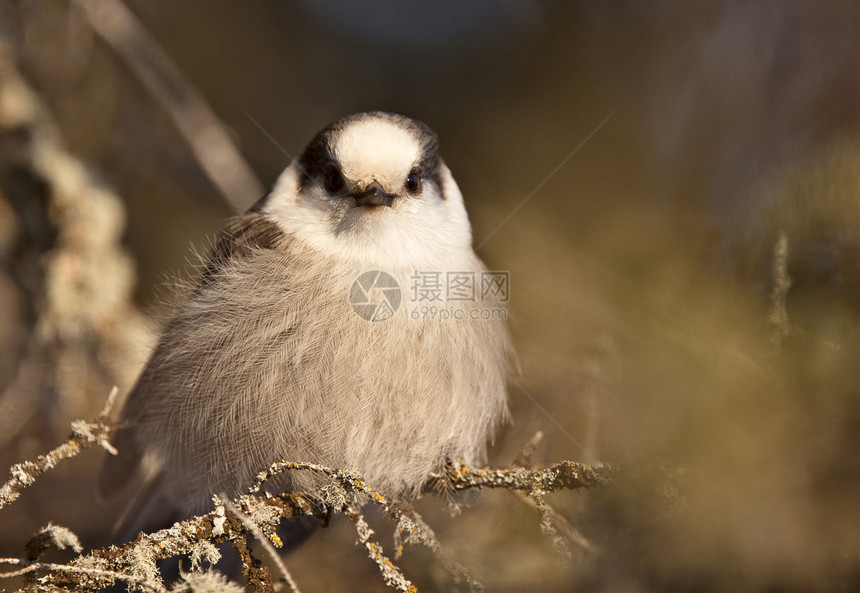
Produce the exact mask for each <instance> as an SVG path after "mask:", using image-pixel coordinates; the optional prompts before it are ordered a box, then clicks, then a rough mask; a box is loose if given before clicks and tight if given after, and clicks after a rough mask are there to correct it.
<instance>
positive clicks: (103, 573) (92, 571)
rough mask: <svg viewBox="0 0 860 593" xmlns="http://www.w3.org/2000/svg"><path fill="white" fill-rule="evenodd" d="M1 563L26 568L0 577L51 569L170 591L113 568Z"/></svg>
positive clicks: (164, 592)
mask: <svg viewBox="0 0 860 593" xmlns="http://www.w3.org/2000/svg"><path fill="white" fill-rule="evenodd" d="M0 564H11V565H23V566H24V568H22V569H20V570H16V571H13V572H5V573H0V578H9V577H17V576H21V575H24V574H27V573H30V572H33V571H35V570H49V571H51V572H70V573H73V574H85V575H87V576H91V577H94V578H105V579H118V580H120V581H125V582H126V583H131V584H132V585H137V586H139V587H145V588H147V589H150V590H152V591H156V592H157V593H168V591H167V589H165V588H164V587H163V586H161V585H159V584H158V583H150V582H149V581H146V580H144V579H139V578H137V577H134V576H131V575H128V574H123V573H121V572H114V571H112V570H102V569H100V568H88V567H83V566H69V565H68V564H54V563H51V562H27V561H26V560H22V559H20V558H0Z"/></svg>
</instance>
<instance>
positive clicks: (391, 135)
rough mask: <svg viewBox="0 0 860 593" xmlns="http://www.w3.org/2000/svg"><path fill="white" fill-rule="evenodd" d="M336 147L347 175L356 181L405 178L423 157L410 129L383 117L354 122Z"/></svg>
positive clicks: (342, 169)
mask: <svg viewBox="0 0 860 593" xmlns="http://www.w3.org/2000/svg"><path fill="white" fill-rule="evenodd" d="M332 148H333V152H334V156H335V158H336V159H337V161H338V163H339V164H340V168H341V172H342V173H343V175H344V176H345V177H346V178H348V179H351V180H353V181H355V182H362V181H366V180H369V179H371V178H384V179H390V180H394V179H402V178H403V177H405V176H406V175H408V173H409V170H410V169H411V168H412V166H413V165H414V164H415V163H416V162H418V160H419V157H420V156H421V147H420V145H419V143H418V140H417V139H416V138H415V136H414V135H413V134H412V133H410V131H409V130H406V129H404V128H402V127H400V126H399V125H397V124H396V123H393V122H390V121H386V120H381V119H368V120H361V121H357V122H353V123H351V124H350V125H348V126H347V127H346V128H345V129H343V130H342V131H341V132H340V134H338V136H337V138H336V140H335V142H334V146H333V147H332Z"/></svg>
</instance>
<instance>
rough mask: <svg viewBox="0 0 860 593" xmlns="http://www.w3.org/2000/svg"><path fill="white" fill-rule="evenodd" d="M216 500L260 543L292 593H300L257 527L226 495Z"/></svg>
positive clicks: (281, 561) (290, 575) (285, 566)
mask: <svg viewBox="0 0 860 593" xmlns="http://www.w3.org/2000/svg"><path fill="white" fill-rule="evenodd" d="M218 498H219V499H220V500H221V504H223V505H224V506H225V507H226V508H227V510H228V511H230V512H231V513H233V514H234V515H235V516H236V517H237V518H238V519H239V520H240V521H241V522H242V525H244V526H245V527H246V528H247V529H248V531H250V532H251V534H252V535H253V536H254V537H255V538H257V541H258V542H260V545H261V546H263V549H264V550H265V551H266V553H267V554H268V555H269V558H271V559H272V562H274V563H275V566H277V567H278V570H280V571H281V574H282V575H283V576H284V579H285V580H286V581H287V584H288V585H289V586H290V589H291V590H292V591H293V592H294V593H301V592H300V591H299V586H298V584H296V581H295V580H294V579H293V575H292V574H290V571H289V570H288V569H287V565H286V564H284V561H283V559H282V558H281V555H280V554H278V551H277V550H275V546H273V545H272V543H271V542H270V541H269V538H267V537H266V536H265V535H263V532H262V531H261V530H260V528H259V526H257V524H256V523H254V522H253V521H252V520H251V518H250V517H248V515H246V514H245V513H243V512H242V511H240V510H239V508H238V507H237V506H236V505H234V504H233V503H232V502H230V499H229V498H227V495H226V494H224V493H221V494H219V495H218Z"/></svg>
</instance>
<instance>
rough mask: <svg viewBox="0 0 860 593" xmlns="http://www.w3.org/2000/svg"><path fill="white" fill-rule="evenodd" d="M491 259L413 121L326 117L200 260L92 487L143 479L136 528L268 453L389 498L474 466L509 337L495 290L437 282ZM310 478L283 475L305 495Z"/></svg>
mask: <svg viewBox="0 0 860 593" xmlns="http://www.w3.org/2000/svg"><path fill="white" fill-rule="evenodd" d="M366 272H372V273H371V274H369V275H367V274H366ZM484 272H486V268H485V266H484V265H483V263H482V262H481V261H480V260H479V259H478V257H477V256H476V255H475V253H474V252H473V250H472V246H471V230H470V225H469V221H468V218H467V216H466V210H465V208H464V206H463V198H462V196H461V194H460V190H459V189H458V187H457V185H456V183H455V182H454V179H453V178H452V176H451V173H450V171H449V170H448V168H447V166H446V165H445V163H444V162H443V161H442V159H441V158H440V156H439V154H438V151H437V138H436V135H435V134H434V133H433V132H432V131H431V130H430V129H429V128H428V127H427V126H426V125H425V124H422V123H420V122H417V121H414V120H412V119H409V118H407V117H404V116H401V115H394V114H389V113H383V112H368V113H359V114H355V115H351V116H347V117H345V118H342V119H340V120H337V121H335V122H333V123H332V124H330V125H329V126H327V127H326V128H324V129H323V130H322V131H321V132H319V133H318V134H317V135H316V137H314V139H313V140H312V141H311V142H310V144H309V145H308V146H307V148H306V149H305V150H304V152H303V154H302V155H301V156H300V157H299V158H298V159H295V160H294V161H293V162H292V163H291V164H290V165H289V166H288V167H287V169H286V170H285V171H284V172H283V173H282V174H281V176H280V177H279V179H278V180H277V182H276V184H275V186H274V188H273V189H272V191H271V192H270V193H269V194H268V195H267V196H266V197H264V198H263V199H262V200H260V201H259V202H258V203H257V204H256V205H255V206H254V207H253V208H251V210H250V211H248V212H247V213H245V214H243V215H241V216H238V217H237V218H235V219H234V220H233V221H232V222H231V223H230V224H229V225H228V226H227V228H226V229H224V230H223V231H222V233H221V235H220V236H219V237H218V239H217V241H216V243H215V246H214V249H213V250H212V251H211V253H210V254H209V255H208V257H206V258H204V259H203V261H202V262H201V265H200V275H199V278H198V279H197V281H196V284H194V285H193V286H191V287H190V288H189V289H188V291H187V292H188V294H187V296H185V297H184V301H183V302H182V303H181V304H180V305H179V306H178V308H177V310H176V311H175V313H174V316H173V318H172V320H171V321H170V322H169V323H168V324H167V327H166V329H165V331H164V333H163V335H162V337H161V339H160V342H159V343H158V345H157V347H156V348H155V350H154V352H153V354H152V356H151V358H150V360H149V362H148V364H147V365H146V367H145V369H144V370H143V372H142V374H141V376H140V378H139V380H138V382H137V384H136V386H135V387H134V389H133V390H132V391H131V393H130V394H129V396H128V398H127V400H126V403H125V406H124V410H123V412H122V417H121V426H120V429H119V431H118V432H117V435H116V438H115V439H114V444H115V446H116V449H117V450H118V455H116V456H109V457H108V458H107V460H106V462H105V466H104V468H103V470H102V474H101V476H100V480H99V486H100V491H101V492H102V494H103V495H105V496H110V495H112V494H113V495H115V494H116V493H119V492H123V491H128V490H129V488H130V485H131V484H132V483H135V484H137V487H138V488H139V489H140V491H142V492H144V493H145V496H144V500H143V502H142V503H141V504H139V505H138V508H137V509H136V510H135V511H134V512H135V514H139V515H140V517H138V518H137V519H135V518H134V517H132V519H134V522H136V524H138V525H144V524H145V521H146V520H150V519H151V518H152V517H153V516H155V515H163V517H161V520H164V521H167V520H170V519H171V518H178V515H180V514H186V513H191V512H198V511H201V510H203V509H204V508H205V507H207V506H208V505H209V504H211V502H210V501H211V497H212V494H213V493H218V492H225V493H226V494H228V495H230V496H236V495H238V494H242V493H244V492H245V491H246V490H247V488H248V487H249V485H250V484H251V483H252V482H253V480H254V476H255V475H256V474H257V473H258V472H259V471H261V470H263V469H265V468H267V467H268V466H269V465H270V464H271V463H273V462H275V461H280V460H288V461H303V462H314V463H318V464H322V465H325V466H329V467H333V468H342V469H349V470H355V471H358V472H359V473H360V474H361V475H362V476H363V477H364V478H365V480H366V481H367V483H368V484H370V485H371V486H372V487H374V488H376V489H377V490H379V491H380V492H381V493H382V494H384V495H385V496H388V497H392V498H394V499H398V498H401V499H403V498H409V497H412V496H415V495H416V494H417V493H419V492H420V490H421V488H422V485H423V484H425V482H426V480H427V478H428V475H429V474H430V473H431V472H433V471H435V470H438V469H439V468H440V467H441V466H442V465H443V464H444V463H445V462H446V459H452V458H462V459H464V460H465V461H466V462H467V463H469V464H481V463H483V462H484V461H485V454H486V444H487V440H488V439H489V438H491V437H492V435H493V432H494V429H495V427H496V426H497V425H498V424H499V423H500V421H502V420H503V419H504V418H505V417H506V415H507V404H506V394H505V389H506V387H505V383H506V376H507V373H508V370H509V366H510V362H511V358H512V349H511V345H510V339H509V336H508V331H507V328H506V324H505V322H504V320H503V319H499V318H498V316H494V317H492V318H489V319H488V318H487V315H484V314H481V313H482V311H480V310H481V309H487V308H493V307H498V306H499V303H498V302H497V300H494V299H495V298H496V297H493V296H492V295H483V298H481V296H482V295H480V292H481V291H480V287H477V288H478V290H476V291H474V292H475V293H476V294H475V296H474V298H471V299H468V298H465V299H464V298H458V299H456V300H454V299H448V300H445V290H444V289H445V288H446V286H444V283H445V279H446V277H450V276H451V275H452V274H460V275H461V276H460V277H461V278H476V277H480V275H481V274H482V273H484ZM421 278H432V279H434V281H439V283H440V286H438V287H436V288H437V289H440V290H436V291H435V292H428V291H426V290H418V289H421V288H427V287H422V286H417V287H416V283H417V282H418V281H419V279H421ZM461 288H462V287H461ZM411 289H415V290H411ZM461 292H462V291H461ZM419 293H420V294H419ZM460 296H463V295H462V294H461V295H460ZM437 297H441V299H440V298H437ZM375 303H379V304H382V305H385V307H384V308H383V309H381V310H380V309H378V308H376V309H375V306H376V305H375ZM431 303H435V304H436V305H438V309H436V312H439V311H441V310H442V308H443V307H447V308H448V309H450V310H448V311H447V313H448V314H447V315H446V316H445V317H444V318H443V317H442V316H441V315H435V314H432V313H433V312H434V309H433V308H432V307H429V306H427V305H428V304H431ZM419 305H421V306H419ZM362 307H363V308H362ZM375 311H376V312H375ZM379 311H382V312H383V313H384V314H380V313H379ZM321 480H322V478H321V477H320V476H318V475H315V474H312V473H309V472H299V471H295V472H292V473H291V474H289V475H287V476H283V477H282V478H281V480H280V482H278V483H277V486H278V488H279V489H289V490H291V491H293V492H295V493H299V494H304V495H307V496H310V497H312V498H313V497H314V493H315V492H316V489H317V488H319V487H320V486H321V485H323V484H324V483H325V482H324V481H321ZM141 484H143V485H145V488H144V486H141ZM269 488H270V489H271V488H273V486H272V485H270V486H269ZM168 512H172V513H174V515H172V516H168ZM147 516H148V517H149V518H147ZM134 522H133V523H134ZM150 523H151V521H150Z"/></svg>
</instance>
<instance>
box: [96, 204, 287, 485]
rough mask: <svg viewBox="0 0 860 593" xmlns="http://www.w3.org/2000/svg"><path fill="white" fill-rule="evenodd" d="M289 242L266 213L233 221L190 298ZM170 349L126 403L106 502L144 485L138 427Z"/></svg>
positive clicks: (107, 467) (106, 472)
mask: <svg viewBox="0 0 860 593" xmlns="http://www.w3.org/2000/svg"><path fill="white" fill-rule="evenodd" d="M286 239H287V236H286V235H285V234H284V232H283V231H282V230H281V228H280V226H278V224H277V223H275V222H274V221H272V220H271V219H269V218H268V217H266V216H265V215H263V214H260V213H257V212H250V213H248V214H244V215H242V216H239V217H237V218H235V219H233V220H232V221H231V223H230V224H229V225H228V226H227V227H226V228H225V229H224V230H222V231H221V233H220V235H219V236H218V239H217V241H216V243H215V246H214V247H213V249H212V250H211V251H210V252H209V254H208V256H207V257H206V258H204V260H203V261H202V263H201V267H200V268H201V272H200V276H199V279H198V281H197V284H196V287H195V288H194V290H193V291H192V293H191V295H190V296H189V297H188V298H194V295H195V294H197V293H199V292H201V291H205V290H206V289H207V288H210V287H212V286H213V285H214V284H215V283H217V282H218V277H219V275H220V273H221V270H222V269H223V268H224V267H225V266H226V265H227V264H228V263H229V262H235V261H236V260H237V259H241V258H244V257H248V256H249V255H250V254H252V253H254V252H255V251H259V250H266V249H273V248H275V247H278V246H279V245H281V244H282V243H283V242H285V241H286ZM168 327H169V326H168ZM167 333H169V332H167V331H166V332H165V334H167ZM167 348H169V344H166V343H165V341H164V339H163V338H162V340H161V341H160V342H159V344H158V346H157V347H156V350H155V353H154V354H153V355H152V357H151V358H150V361H149V363H147V366H146V368H145V369H144V371H143V373H142V374H141V377H140V378H139V379H138V383H137V385H136V386H135V388H134V389H133V390H132V392H131V393H130V394H129V396H128V399H127V401H126V403H125V407H124V409H123V413H122V419H121V428H120V429H119V430H118V431H117V434H116V436H115V437H114V446H115V447H116V449H117V452H118V453H117V455H109V456H108V457H107V458H106V460H105V462H104V465H103V466H102V470H101V474H100V476H99V480H98V491H99V495H100V496H101V497H102V498H103V499H104V500H109V499H111V498H114V497H115V496H117V495H118V494H120V493H121V492H123V491H124V490H126V488H127V487H129V486H130V485H131V484H132V483H133V482H138V483H140V482H141V470H142V469H143V468H142V465H143V463H142V462H143V459H144V455H145V453H146V451H145V448H146V447H145V445H146V444H145V443H140V442H139V440H138V437H137V434H136V429H135V427H136V425H137V423H138V420H139V418H140V417H141V415H142V414H144V413H146V410H147V406H148V405H152V404H156V405H157V402H154V401H152V400H153V397H152V394H153V386H154V385H157V381H158V371H157V369H154V368H152V367H153V360H157V359H158V358H159V353H160V352H164V351H165V350H166V349H167ZM151 479H152V476H149V477H148V478H147V479H143V482H144V484H143V486H139V487H140V488H143V487H148V484H147V483H146V482H148V481H151Z"/></svg>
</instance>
